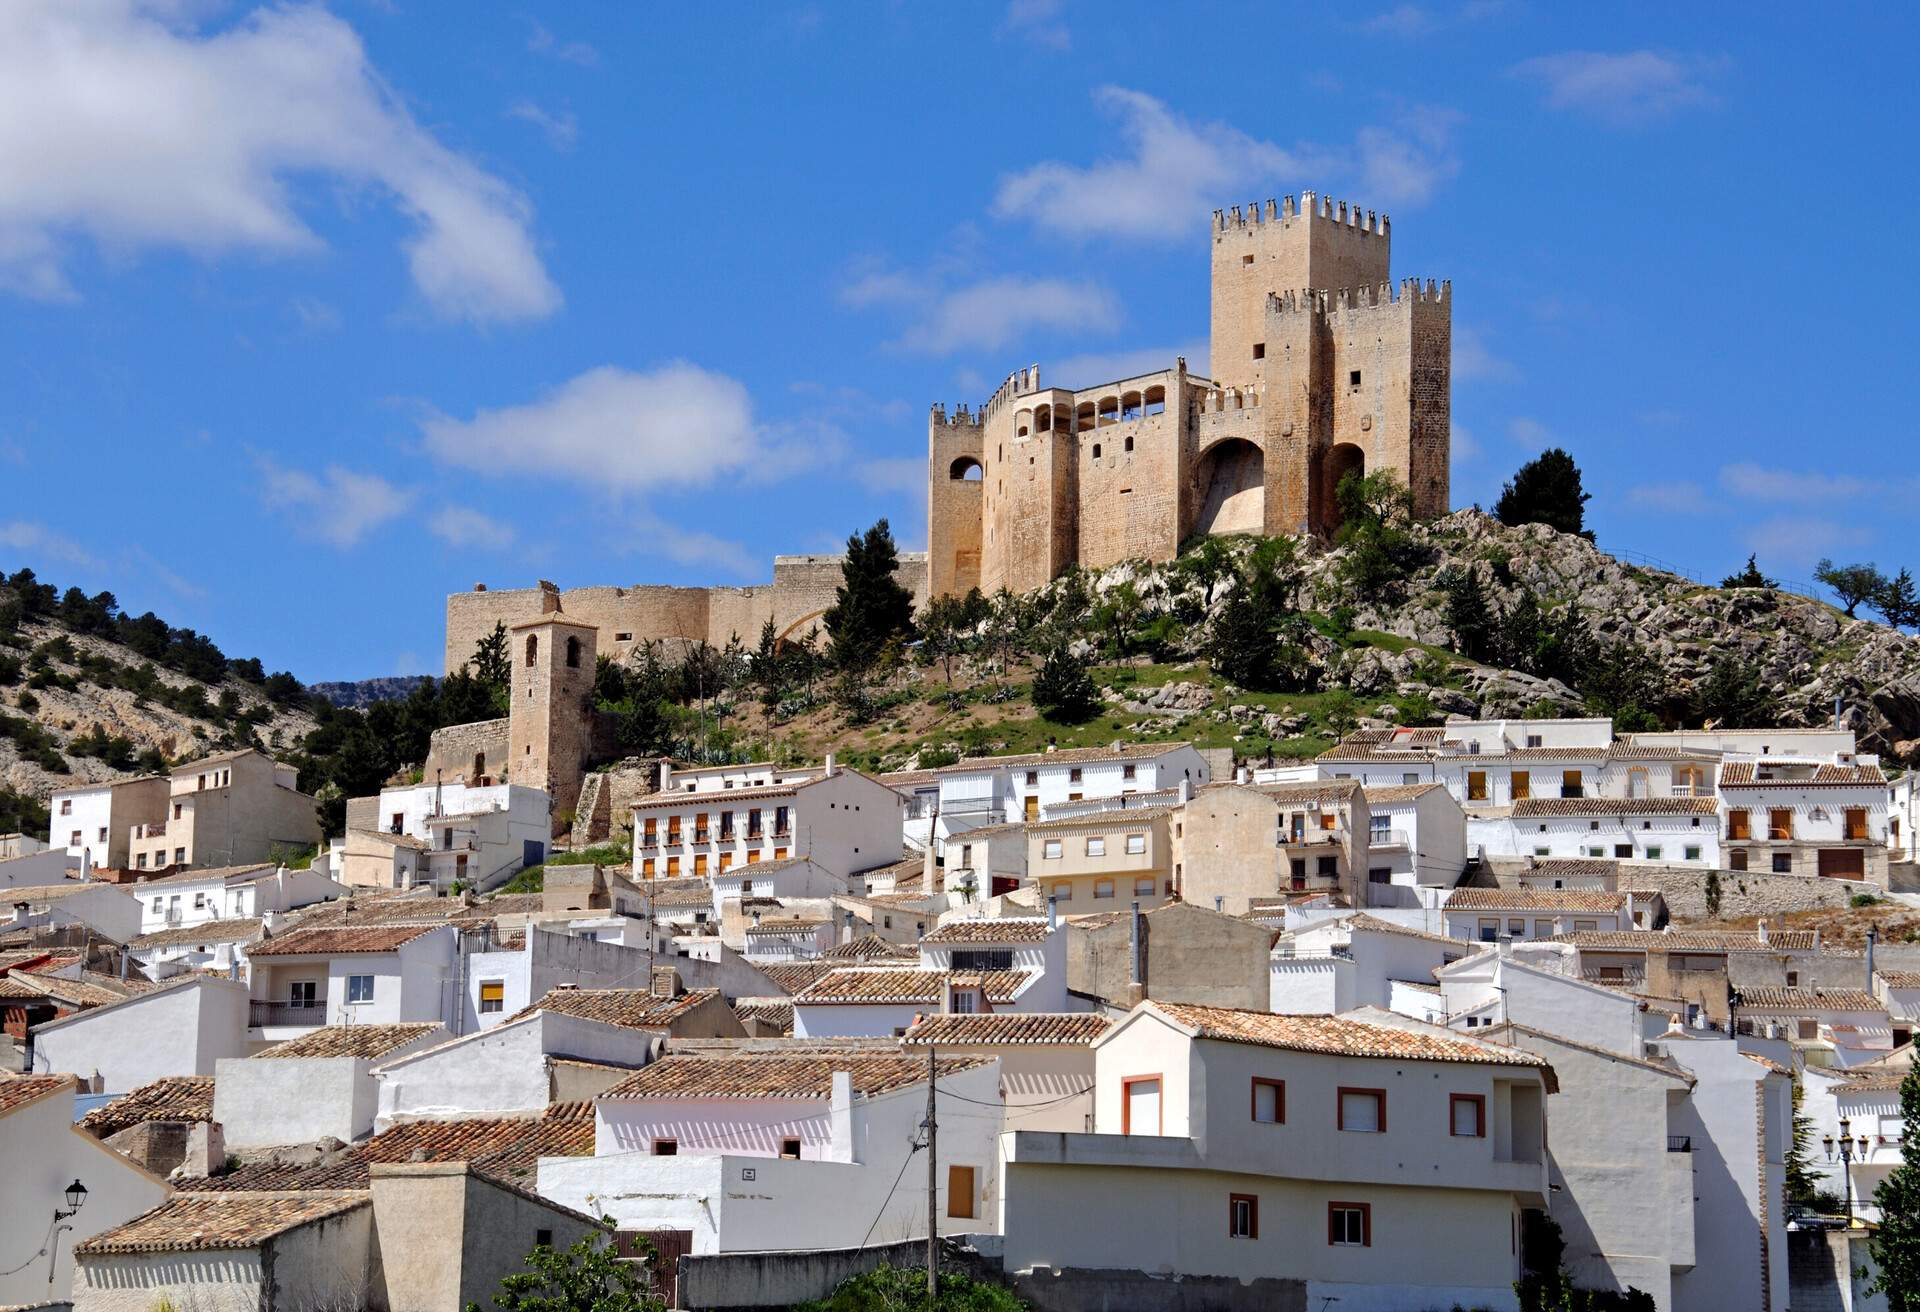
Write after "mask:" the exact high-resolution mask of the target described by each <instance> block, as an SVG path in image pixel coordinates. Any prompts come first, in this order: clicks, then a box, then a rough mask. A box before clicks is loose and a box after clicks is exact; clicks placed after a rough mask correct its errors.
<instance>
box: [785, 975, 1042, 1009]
mask: <svg viewBox="0 0 1920 1312" xmlns="http://www.w3.org/2000/svg"><path fill="white" fill-rule="evenodd" d="M949 973H950V972H948V971H942V970H876V969H861V968H858V967H850V968H846V969H842V970H835V971H833V972H832V973H830V974H827V975H824V976H822V977H821V978H820V979H817V980H815V981H814V982H813V983H812V984H811V985H809V986H808V987H807V988H806V990H805V991H804V992H802V993H800V994H798V995H797V996H796V997H795V998H794V1002H795V1003H796V1004H798V1005H802V1006H813V1005H816V1004H839V1003H937V1002H939V1001H940V999H941V995H942V993H943V992H944V991H945V988H946V982H947V976H948V974H949ZM1030 975H1031V972H1029V971H1024V970H988V971H969V972H965V977H966V978H968V979H972V980H978V981H979V984H980V987H981V988H983V989H985V990H986V994H987V1000H988V1001H989V1002H1012V1001H1013V998H1014V995H1015V994H1017V993H1018V992H1019V991H1020V989H1021V987H1022V986H1023V985H1025V984H1026V982H1027V980H1028V978H1030Z"/></svg>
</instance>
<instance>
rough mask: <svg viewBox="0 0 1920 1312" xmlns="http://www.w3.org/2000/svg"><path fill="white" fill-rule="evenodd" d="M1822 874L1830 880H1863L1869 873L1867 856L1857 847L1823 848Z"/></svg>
mask: <svg viewBox="0 0 1920 1312" xmlns="http://www.w3.org/2000/svg"><path fill="white" fill-rule="evenodd" d="M1820 873H1821V874H1822V875H1824V876H1825V877H1827V878H1829V879H1863V878H1865V877H1866V873H1867V854H1866V852H1865V851H1863V850H1862V849H1860V848H1857V847H1823V848H1821V849H1820Z"/></svg>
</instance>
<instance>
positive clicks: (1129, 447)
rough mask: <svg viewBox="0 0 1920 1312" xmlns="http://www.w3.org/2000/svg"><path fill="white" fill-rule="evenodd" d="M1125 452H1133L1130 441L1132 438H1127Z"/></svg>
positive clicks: (1131, 441)
mask: <svg viewBox="0 0 1920 1312" xmlns="http://www.w3.org/2000/svg"><path fill="white" fill-rule="evenodd" d="M1127 450H1129V451H1131V450H1133V439H1132V438H1128V439H1127Z"/></svg>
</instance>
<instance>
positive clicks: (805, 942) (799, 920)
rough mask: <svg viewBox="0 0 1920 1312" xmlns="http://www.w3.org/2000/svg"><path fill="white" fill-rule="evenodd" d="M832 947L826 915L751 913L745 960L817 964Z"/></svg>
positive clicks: (830, 923)
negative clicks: (765, 914)
mask: <svg viewBox="0 0 1920 1312" xmlns="http://www.w3.org/2000/svg"><path fill="white" fill-rule="evenodd" d="M832 946H833V921H832V920H831V919H829V918H828V917H826V916H809V915H795V914H791V913H788V914H780V915H774V916H768V917H764V918H763V917H761V916H760V915H759V914H758V913H757V912H756V913H755V914H754V917H753V920H752V923H751V924H749V925H748V926H747V928H746V943H745V947H746V958H747V960H748V961H751V962H754V963H756V964H757V963H759V962H768V963H772V962H780V961H817V960H818V959H819V958H820V956H821V954H823V953H824V952H826V950H827V949H828V948H831V947H832Z"/></svg>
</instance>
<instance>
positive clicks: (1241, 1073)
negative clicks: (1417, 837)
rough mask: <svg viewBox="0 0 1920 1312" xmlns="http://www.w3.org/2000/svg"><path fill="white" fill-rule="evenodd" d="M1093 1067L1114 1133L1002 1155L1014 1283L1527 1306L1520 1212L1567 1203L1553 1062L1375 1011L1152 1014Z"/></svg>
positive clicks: (1027, 1145)
mask: <svg viewBox="0 0 1920 1312" xmlns="http://www.w3.org/2000/svg"><path fill="white" fill-rule="evenodd" d="M1093 1052H1094V1062H1095V1106H1094V1131H1095V1132H1094V1133H1092V1134H1061V1133H1057V1132H1047V1133H1035V1132H1031V1131H1020V1130H1015V1131H1013V1132H1011V1133H1009V1134H1008V1135H1007V1136H1005V1138H1004V1139H1003V1140H1002V1144H1001V1157H1002V1162H1003V1171H1004V1172H1005V1188H1004V1192H1003V1200H1004V1201H1003V1203H1002V1207H1001V1216H1000V1230H1001V1233H1002V1234H1003V1235H1004V1236H1005V1238H1004V1244H1005V1262H1006V1267H1007V1269H1008V1270H1009V1271H1011V1272H1025V1271H1041V1270H1045V1269H1051V1270H1055V1271H1085V1272H1095V1271H1098V1272H1104V1273H1112V1272H1127V1271H1131V1272H1140V1273H1142V1274H1143V1276H1144V1275H1146V1274H1147V1273H1168V1272H1176V1271H1177V1272H1179V1273H1181V1274H1182V1275H1184V1276H1187V1277H1199V1276H1214V1277H1225V1278H1230V1279H1237V1280H1241V1281H1244V1282H1248V1283H1249V1284H1250V1285H1251V1291H1250V1293H1251V1294H1253V1295H1254V1296H1258V1294H1259V1293H1260V1291H1261V1290H1263V1289H1268V1288H1270V1290H1271V1292H1272V1294H1273V1295H1274V1296H1275V1297H1276V1298H1278V1297H1283V1296H1284V1297H1287V1298H1290V1299H1291V1300H1293V1301H1294V1302H1295V1304H1296V1305H1299V1303H1300V1300H1301V1297H1302V1295H1304V1305H1305V1306H1308V1307H1318V1306H1320V1305H1321V1304H1322V1302H1323V1301H1325V1300H1338V1306H1340V1307H1359V1308H1376V1307H1377V1308H1386V1307H1434V1306H1438V1307H1445V1306H1448V1305H1450V1304H1454V1303H1458V1304H1460V1305H1461V1306H1467V1307H1487V1308H1500V1309H1509V1308H1513V1307H1514V1306H1515V1299H1514V1294H1513V1288H1512V1284H1513V1281H1514V1280H1515V1279H1516V1278H1517V1277H1518V1275H1519V1257H1518V1254H1517V1252H1516V1250H1515V1243H1514V1236H1515V1234H1516V1231H1517V1226H1518V1223H1519V1213H1520V1210H1521V1209H1522V1208H1526V1207H1543V1206H1544V1205H1545V1201H1546V1195H1547V1176H1546V1164H1545V1148H1546V1139H1547V1133H1546V1130H1547V1126H1546V1097H1547V1095H1548V1093H1550V1092H1551V1091H1552V1089H1553V1087H1554V1085H1553V1072H1552V1070H1551V1069H1550V1068H1549V1067H1548V1066H1547V1064H1546V1063H1545V1062H1544V1061H1543V1060H1541V1059H1540V1058H1539V1057H1536V1056H1534V1055H1533V1054H1531V1053H1525V1052H1520V1051H1518V1050H1515V1049H1513V1048H1504V1047H1496V1046H1493V1045H1490V1044H1482V1043H1477V1042H1474V1041H1472V1040H1470V1039H1467V1038H1464V1037H1460V1036H1455V1035H1451V1034H1448V1033H1446V1032H1445V1031H1443V1030H1439V1029H1436V1028H1434V1027H1431V1026H1425V1025H1419V1024H1417V1023H1416V1022H1413V1021H1409V1020H1406V1019H1405V1018H1403V1017H1397V1016H1392V1015H1390V1014H1388V1013H1384V1012H1377V1011H1371V1010H1368V1011H1362V1012H1358V1013H1355V1014H1354V1015H1352V1016H1344V1017H1332V1016H1274V1015H1269V1014H1266V1013H1261V1012H1249V1011H1230V1010H1226V1009H1224V1008H1212V1007H1193V1006H1183V1005H1178V1004H1170V1003H1156V1002H1151V1001H1149V1002H1145V1003H1142V1004H1141V1005H1140V1006H1139V1007H1137V1008H1135V1009H1134V1011H1133V1012H1132V1013H1130V1014H1129V1015H1128V1016H1127V1017H1126V1018H1125V1019H1124V1020H1122V1021H1121V1022H1120V1023H1119V1024H1117V1025H1115V1026H1114V1027H1113V1028H1112V1029H1111V1030H1109V1031H1108V1032H1107V1033H1106V1034H1105V1035H1103V1036H1101V1037H1100V1038H1099V1039H1097V1040H1096V1041H1095V1042H1094V1045H1093Z"/></svg>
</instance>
